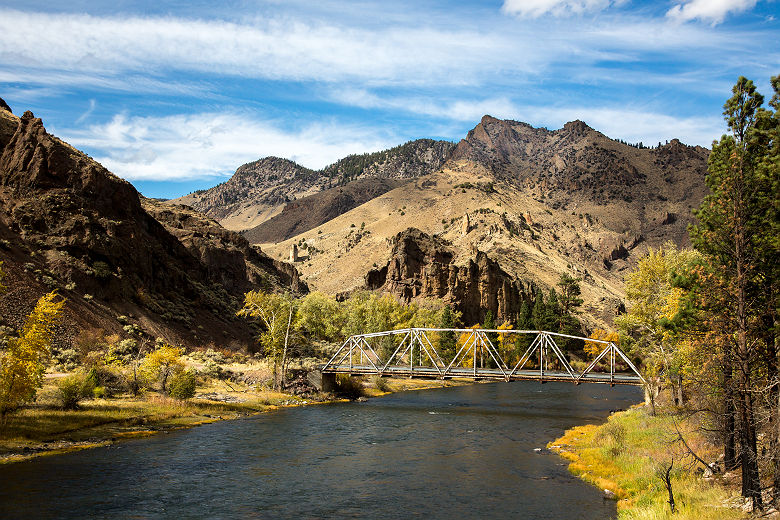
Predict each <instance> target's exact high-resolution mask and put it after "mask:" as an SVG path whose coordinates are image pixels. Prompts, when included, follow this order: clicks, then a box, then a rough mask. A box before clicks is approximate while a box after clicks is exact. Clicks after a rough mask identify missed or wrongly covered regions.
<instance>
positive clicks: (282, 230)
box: [242, 178, 408, 243]
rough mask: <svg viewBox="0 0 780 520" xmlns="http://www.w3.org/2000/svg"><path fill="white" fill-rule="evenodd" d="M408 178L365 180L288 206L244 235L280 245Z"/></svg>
mask: <svg viewBox="0 0 780 520" xmlns="http://www.w3.org/2000/svg"><path fill="white" fill-rule="evenodd" d="M406 182H408V180H407V179H384V178H363V179H358V180H355V181H350V182H348V183H346V184H344V185H343V186H339V187H335V188H329V189H327V190H323V191H321V192H319V193H315V194H314V195H309V196H308V197H303V198H301V199H298V200H296V201H294V202H290V203H288V204H287V205H286V206H285V207H284V209H283V210H282V212H281V213H279V214H278V215H276V216H275V217H272V218H270V219H268V220H266V221H265V222H263V223H262V224H260V225H259V226H255V227H253V228H252V229H249V230H247V231H244V232H243V233H242V234H243V235H244V236H245V237H246V238H247V240H249V241H250V242H254V243H263V242H281V241H282V240H286V239H288V238H290V237H294V236H295V235H298V234H300V233H304V232H306V231H309V230H310V229H312V228H315V227H317V226H319V225H321V224H324V223H326V222H327V221H329V220H331V219H334V218H336V217H338V216H339V215H341V214H343V213H346V212H347V211H349V210H351V209H353V208H356V207H358V206H360V205H361V204H365V203H366V202H368V201H369V200H371V199H374V198H376V197H378V196H379V195H382V194H383V193H387V192H388V191H390V190H392V189H394V188H397V187H398V186H402V185H403V184H405V183H406Z"/></svg>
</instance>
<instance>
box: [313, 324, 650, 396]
mask: <svg viewBox="0 0 780 520" xmlns="http://www.w3.org/2000/svg"><path fill="white" fill-rule="evenodd" d="M442 333H452V334H454V335H458V334H460V335H461V336H460V337H461V340H462V339H463V337H464V335H467V339H466V340H465V341H464V342H463V343H462V344H461V341H458V344H459V345H460V347H459V348H458V349H457V352H456V354H455V356H454V357H453V358H452V359H450V360H444V359H442V357H441V355H440V353H439V352H438V351H437V350H436V347H434V343H436V342H435V341H431V339H430V337H434V339H436V336H437V335H440V334H442ZM488 334H499V335H505V337H507V336H509V337H513V336H516V335H527V336H534V339H533V341H532V342H531V344H530V345H529V346H528V348H527V349H526V351H525V353H524V354H523V355H522V356H521V357H520V359H519V360H518V361H517V363H516V364H515V365H514V366H513V367H512V368H510V367H509V365H508V364H507V363H506V362H505V361H504V359H503V358H502V357H501V353H500V352H499V350H498V349H497V348H496V346H495V345H493V342H491V341H490V338H489V337H488ZM556 338H558V339H560V338H568V339H574V340H583V341H587V342H589V343H595V344H598V345H601V346H603V349H602V350H601V352H600V353H599V355H598V356H596V358H595V359H594V360H593V361H592V362H591V363H590V365H588V367H587V368H586V369H585V370H584V371H583V372H581V373H577V372H575V370H574V369H573V368H572V366H571V364H570V363H569V361H568V360H567V359H566V355H565V354H564V352H563V350H562V349H561V348H560V347H559V346H558V344H557V343H556V341H555V340H556ZM380 343H381V344H382V346H383V347H384V348H378V347H379V345H380ZM375 347H377V348H375ZM388 347H389V348H388ZM393 347H394V348H395V350H393V351H392V354H390V355H389V356H387V355H385V356H384V358H383V356H380V355H379V354H378V352H388V351H389V350H390V349H392V348H393ZM605 358H607V359H608V361H609V372H605V371H602V372H598V371H595V370H594V369H595V368H596V366H597V365H598V363H599V362H600V361H602V359H605ZM491 360H492V363H491V362H490V361H491ZM485 361H487V363H485ZM616 362H617V363H620V364H621V365H623V368H622V370H621V371H616ZM480 365H481V366H480ZM486 365H492V366H491V367H487V366H486ZM534 365H535V366H534ZM526 367H527V368H526ZM625 367H627V369H628V370H626V368H625ZM320 371H321V373H322V374H323V375H325V374H354V375H358V374H374V375H379V376H405V377H418V378H437V379H450V378H470V379H475V380H476V379H492V380H498V381H516V380H538V381H541V382H546V381H569V382H573V383H575V384H580V383H583V382H587V383H606V384H610V385H613V386H614V385H642V384H644V383H645V380H644V378H643V377H642V376H641V374H640V373H639V371H638V370H637V369H636V367H635V366H634V364H633V363H631V360H629V359H628V357H627V356H626V355H625V354H624V353H623V352H622V351H621V350H620V349H619V348H618V347H617V345H615V344H614V343H613V342H611V341H603V340H598V339H591V338H582V337H579V336H571V335H568V334H559V333H555V332H545V331H538V330H503V329H435V328H409V329H399V330H388V331H384V332H373V333H370V334H356V335H354V336H350V337H349V338H347V340H346V341H345V342H344V343H343V344H342V345H341V347H340V348H339V349H338V350H337V351H336V353H335V354H334V355H333V356H332V357H331V358H330V360H328V362H327V363H326V364H324V365H322V366H321V367H320Z"/></svg>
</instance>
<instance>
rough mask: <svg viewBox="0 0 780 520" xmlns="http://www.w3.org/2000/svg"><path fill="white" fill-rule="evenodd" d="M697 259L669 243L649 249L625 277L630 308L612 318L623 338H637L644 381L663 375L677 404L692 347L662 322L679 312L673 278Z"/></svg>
mask: <svg viewBox="0 0 780 520" xmlns="http://www.w3.org/2000/svg"><path fill="white" fill-rule="evenodd" d="M698 258H700V254H699V253H698V252H696V251H693V250H685V249H683V250H679V249H677V247H676V246H675V245H674V244H672V243H671V242H669V243H667V244H665V245H664V246H663V247H661V248H659V249H657V250H653V249H651V250H650V251H649V252H648V254H647V256H646V257H644V258H642V259H641V260H639V263H638V265H637V267H636V269H635V270H634V271H632V272H631V273H630V274H629V275H628V276H627V277H626V298H627V299H628V302H629V304H630V307H629V310H628V312H627V313H626V314H623V315H621V316H618V317H617V318H616V319H615V325H617V327H618V328H619V329H620V330H621V332H623V333H624V334H625V336H626V337H634V338H637V341H636V343H635V345H634V350H635V352H637V353H639V354H640V355H641V357H642V361H643V364H644V369H645V373H646V376H645V379H646V380H648V382H651V380H655V381H659V378H660V376H661V374H664V376H665V378H666V380H667V381H668V382H669V384H670V385H671V386H672V390H673V394H674V395H675V397H676V398H677V400H678V402H680V403H682V401H683V394H682V388H683V384H684V383H683V380H684V376H685V374H686V373H688V371H689V370H690V369H691V367H690V366H689V365H690V361H691V358H690V354H689V353H690V349H691V346H690V343H689V342H688V341H685V340H684V338H683V337H681V336H680V335H675V334H673V333H672V332H671V331H670V330H669V329H668V328H665V327H664V325H663V323H664V319H666V320H668V319H670V318H672V317H674V315H675V314H676V313H677V312H678V310H679V309H680V307H681V305H682V299H683V297H684V295H685V292H684V291H683V290H681V289H679V288H677V287H675V286H674V285H673V284H672V278H673V276H674V275H675V274H676V273H681V272H684V271H685V270H686V269H688V268H689V267H690V266H691V265H693V264H694V263H695V262H696V261H697V259H698ZM653 384H656V383H653Z"/></svg>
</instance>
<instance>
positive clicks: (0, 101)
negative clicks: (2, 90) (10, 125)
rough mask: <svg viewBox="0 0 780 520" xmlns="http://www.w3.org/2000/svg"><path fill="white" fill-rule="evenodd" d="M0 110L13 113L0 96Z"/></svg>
mask: <svg viewBox="0 0 780 520" xmlns="http://www.w3.org/2000/svg"><path fill="white" fill-rule="evenodd" d="M0 110H5V111H7V112H11V113H12V114H13V110H11V107H9V106H8V103H6V102H5V100H3V98H0Z"/></svg>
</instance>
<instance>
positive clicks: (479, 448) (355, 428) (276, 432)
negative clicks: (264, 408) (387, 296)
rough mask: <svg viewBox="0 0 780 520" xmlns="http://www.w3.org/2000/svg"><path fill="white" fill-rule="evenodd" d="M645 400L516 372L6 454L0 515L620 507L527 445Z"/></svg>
mask: <svg viewBox="0 0 780 520" xmlns="http://www.w3.org/2000/svg"><path fill="white" fill-rule="evenodd" d="M639 400H641V392H640V390H639V389H638V388H635V387H615V388H610V387H609V386H607V385H596V384H583V385H580V386H575V385H572V384H567V383H547V384H544V385H540V384H539V383H534V382H513V383H491V384H480V385H472V386H463V387H453V388H442V389H436V390H423V391H414V392H404V393H399V394H394V395H390V396H386V397H383V398H378V399H371V400H369V401H366V402H353V403H338V404H332V405H320V406H310V407H301V408H288V409H281V410H278V411H274V412H271V413H267V414H262V415H260V416H255V417H252V418H248V419H242V420H236V421H225V422H219V423H214V424H209V425H204V426H201V427H197V428H193V429H189V430H179V431H176V432H171V433H169V434H163V435H157V436H154V437H150V438H145V439H137V440H133V441H127V442H122V443H119V444H117V445H114V446H110V447H106V448H98V449H92V450H85V451H80V452H75V453H70V454H66V455H61V456H53V457H43V458H39V459H37V460H33V461H30V462H24V463H19V464H10V465H5V466H0V518H2V519H13V518H24V519H27V518H29V519H45V518H78V519H84V518H112V519H124V518H127V519H146V518H176V519H185V518H295V519H301V518H312V519H314V518H342V519H343V518H372V519H373V518H423V519H426V520H429V519H438V518H442V519H447V520H456V519H460V518H528V519H543V518H550V519H599V520H601V519H605V518H614V517H615V503H614V502H612V501H609V500H603V499H602V498H601V494H600V492H599V491H598V490H597V489H595V488H593V487H591V486H589V485H587V484H585V483H583V482H581V481H580V480H578V479H576V478H574V477H572V476H571V475H570V474H569V473H568V472H567V470H566V465H565V463H564V461H563V460H561V459H560V458H558V456H557V455H555V454H552V453H549V452H547V451H546V450H542V451H535V448H544V446H545V444H546V443H547V442H548V441H550V440H553V439H555V438H556V437H559V436H560V435H561V434H562V433H563V431H564V430H565V429H566V428H569V427H572V426H575V425H578V424H584V423H588V422H594V421H598V422H601V421H604V419H605V418H606V416H607V415H608V413H609V411H610V410H613V409H618V408H625V407H628V406H629V405H630V404H632V403H635V402H638V401H639Z"/></svg>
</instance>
